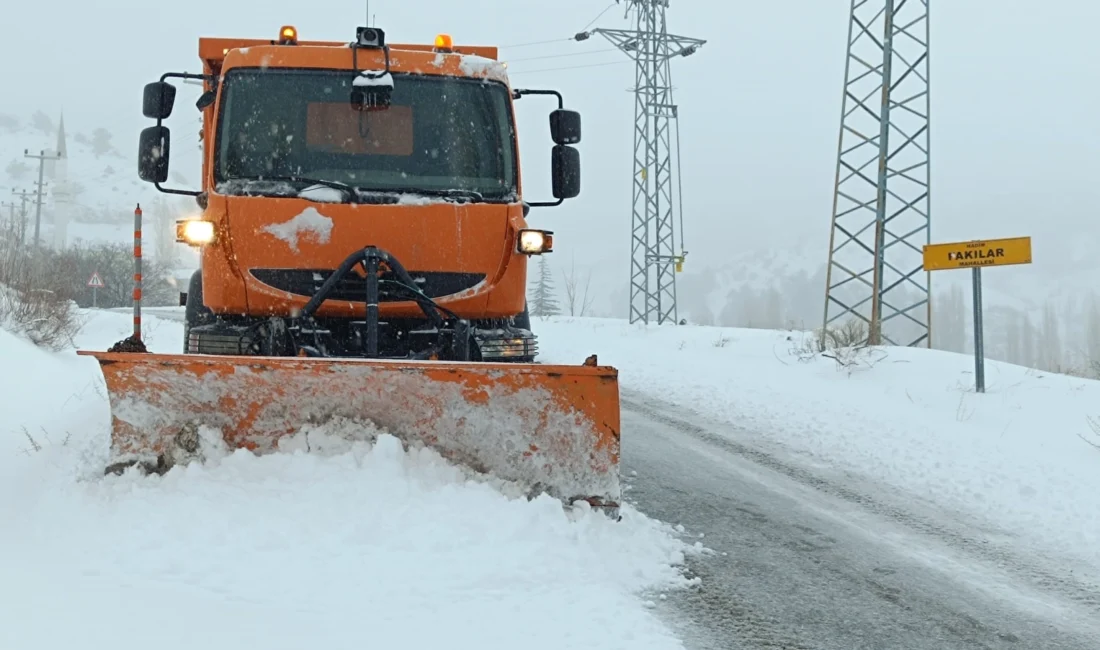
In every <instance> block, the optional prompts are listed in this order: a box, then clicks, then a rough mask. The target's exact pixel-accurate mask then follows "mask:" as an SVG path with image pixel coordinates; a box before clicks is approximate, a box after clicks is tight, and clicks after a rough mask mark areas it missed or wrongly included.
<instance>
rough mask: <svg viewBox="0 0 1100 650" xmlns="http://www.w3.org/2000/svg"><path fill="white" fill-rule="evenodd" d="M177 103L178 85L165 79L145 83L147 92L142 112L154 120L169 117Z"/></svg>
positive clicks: (143, 100) (142, 103) (143, 99)
mask: <svg viewBox="0 0 1100 650" xmlns="http://www.w3.org/2000/svg"><path fill="white" fill-rule="evenodd" d="M175 104H176V87H175V86H173V85H172V84H170V83H166V82H163V81H154V82H153V83H151V84H145V94H144V97H143V98H142V102H141V112H142V114H143V115H145V117H148V118H150V119H154V120H163V119H167V118H168V116H169V115H171V114H172V107H173V106H175Z"/></svg>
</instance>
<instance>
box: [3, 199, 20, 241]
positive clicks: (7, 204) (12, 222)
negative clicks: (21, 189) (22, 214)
mask: <svg viewBox="0 0 1100 650" xmlns="http://www.w3.org/2000/svg"><path fill="white" fill-rule="evenodd" d="M0 208H8V209H9V210H10V211H11V213H10V215H9V216H8V223H9V224H10V225H9V226H8V227H9V228H11V234H12V236H13V237H14V236H15V233H16V228H15V202H14V201H4V202H3V203H0Z"/></svg>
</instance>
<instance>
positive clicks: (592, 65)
mask: <svg viewBox="0 0 1100 650" xmlns="http://www.w3.org/2000/svg"><path fill="white" fill-rule="evenodd" d="M624 63H634V61H632V60H630V59H625V60H623V61H607V62H605V63H588V64H585V65H570V66H564V67H561V68H538V69H536V70H510V71H509V72H508V75H509V76H515V75H517V74H530V73H533V72H555V71H558V70H579V69H580V68H600V67H603V66H605V65H622V64H624Z"/></svg>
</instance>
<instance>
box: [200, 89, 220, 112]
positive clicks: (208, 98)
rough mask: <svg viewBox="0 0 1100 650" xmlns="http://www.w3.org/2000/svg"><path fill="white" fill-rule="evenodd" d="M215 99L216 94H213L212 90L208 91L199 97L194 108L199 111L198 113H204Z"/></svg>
mask: <svg viewBox="0 0 1100 650" xmlns="http://www.w3.org/2000/svg"><path fill="white" fill-rule="evenodd" d="M217 97H218V94H217V93H215V92H214V91H213V90H208V91H206V92H204V93H203V94H202V95H200V96H199V99H198V101H196V102H195V108H197V109H199V110H200V111H205V110H206V109H207V108H208V107H209V106H210V105H211V104H213V103H214V100H215V99H217Z"/></svg>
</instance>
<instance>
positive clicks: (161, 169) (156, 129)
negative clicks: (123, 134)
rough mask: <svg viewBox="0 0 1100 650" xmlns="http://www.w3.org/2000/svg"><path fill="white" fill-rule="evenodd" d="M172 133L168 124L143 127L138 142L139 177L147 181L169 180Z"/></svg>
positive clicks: (159, 181) (160, 181)
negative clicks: (169, 154)
mask: <svg viewBox="0 0 1100 650" xmlns="http://www.w3.org/2000/svg"><path fill="white" fill-rule="evenodd" d="M171 140H172V138H171V134H170V133H169V131H168V127H166V126H150V127H148V128H145V129H142V131H141V138H140V139H139V142H138V177H139V178H141V180H143V181H145V182H147V183H163V182H165V181H167V180H168V153H169V145H170V143H171Z"/></svg>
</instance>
